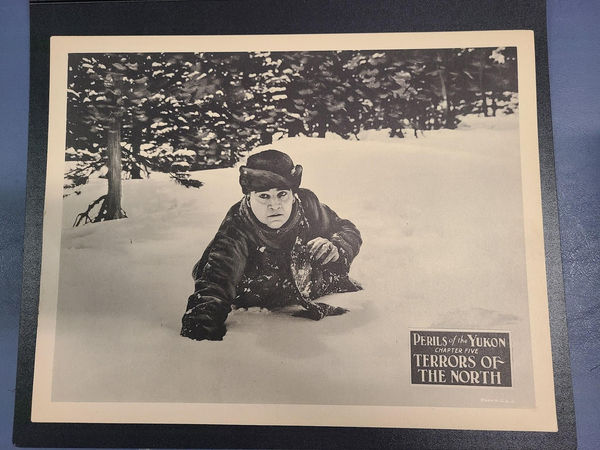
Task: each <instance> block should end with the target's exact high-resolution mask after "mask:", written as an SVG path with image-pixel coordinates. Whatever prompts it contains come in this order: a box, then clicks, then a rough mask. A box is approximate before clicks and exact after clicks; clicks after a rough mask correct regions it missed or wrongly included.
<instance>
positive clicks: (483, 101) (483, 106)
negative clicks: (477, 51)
mask: <svg viewBox="0 0 600 450" xmlns="http://www.w3.org/2000/svg"><path fill="white" fill-rule="evenodd" d="M484 64H485V55H483V54H481V56H480V58H479V92H480V93H481V111H482V112H483V115H484V116H485V117H487V116H488V107H487V97H486V95H485V88H484V86H483V66H484Z"/></svg>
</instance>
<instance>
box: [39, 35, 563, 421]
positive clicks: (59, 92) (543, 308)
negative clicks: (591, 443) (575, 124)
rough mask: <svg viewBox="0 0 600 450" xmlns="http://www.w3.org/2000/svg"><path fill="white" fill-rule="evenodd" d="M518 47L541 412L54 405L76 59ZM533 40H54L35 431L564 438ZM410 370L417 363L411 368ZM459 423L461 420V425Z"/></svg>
mask: <svg viewBox="0 0 600 450" xmlns="http://www.w3.org/2000/svg"><path fill="white" fill-rule="evenodd" d="M494 46H505V47H517V66H518V81H519V117H520V127H519V132H520V146H521V168H522V185H523V214H524V221H525V243H526V246H525V247H526V249H525V250H526V271H527V284H528V296H529V300H530V301H529V308H530V324H529V325H530V328H531V336H532V359H533V368H534V371H533V375H534V376H533V379H534V387H535V405H536V406H535V408H531V409H528V408H468V409H463V408H459V409H458V411H459V412H460V414H459V415H457V409H456V408H449V407H445V408H423V407H412V406H411V407H405V406H403V407H375V406H369V407H365V406H358V405H357V406H350V407H348V406H333V405H243V404H206V403H202V404H191V403H186V404H181V403H91V402H55V401H52V398H51V389H52V367H53V359H54V342H55V326H56V308H57V301H58V278H59V277H58V273H59V270H58V269H59V264H60V261H59V257H60V238H61V230H62V198H63V197H62V194H63V175H64V153H65V139H66V101H65V99H66V88H67V76H68V70H67V69H68V54H69V53H103V52H106V53H118V52H123V53H126V52H142V53H145V52H158V51H165V52H176V51H178V52H192V51H218V52H232V51H254V50H258V51H262V50H271V51H282V50H335V49H348V50H350V49H365V50H369V49H373V50H379V49H390V48H391V49H396V48H398V49H410V48H462V47H494ZM534 61H535V54H534V48H533V33H532V32H531V31H526V30H521V31H479V32H449V33H415V34H412V33H410V34H406V33H405V34H391V33H389V34H354V35H344V34H332V35H326V36H325V35H284V36H278V37H277V39H274V38H273V36H252V37H249V36H202V37H192V36H169V37H164V36H161V37H156V36H145V37H135V36H134V37H131V36H129V37H128V36H113V37H106V36H105V37H92V36H90V37H66V36H59V37H52V38H51V45H50V116H49V124H50V125H49V133H48V161H47V169H46V201H45V204H46V208H45V220H44V232H43V247H42V274H41V282H40V308H39V321H38V339H37V347H36V359H35V370H34V385H33V405H32V421H33V422H103V423H108V422H114V423H123V422H126V423H133V422H136V423H193V424H235V425H291V426H299V425H302V426H354V427H359V426H368V427H409V428H453V429H482V430H484V429H497V430H511V431H514V430H521V431H556V429H557V424H556V414H555V410H556V409H555V403H554V389H553V377H552V360H551V355H550V330H549V317H548V307H547V295H546V278H545V259H544V245H543V228H542V209H541V193H540V179H539V161H538V147H537V142H538V139H537V126H536V119H537V114H536V98H535V65H534ZM406 363H408V361H406ZM457 417H459V418H460V419H459V420H457Z"/></svg>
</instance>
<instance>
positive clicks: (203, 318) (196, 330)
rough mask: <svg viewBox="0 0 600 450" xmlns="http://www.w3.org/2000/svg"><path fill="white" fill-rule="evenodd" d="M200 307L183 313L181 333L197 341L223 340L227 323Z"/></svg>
mask: <svg viewBox="0 0 600 450" xmlns="http://www.w3.org/2000/svg"><path fill="white" fill-rule="evenodd" d="M198 309H199V308H192V309H191V310H189V311H187V312H186V313H185V314H184V315H183V318H182V319H181V325H182V326H181V335H182V336H184V337H187V338H190V339H194V340H196V341H202V340H204V339H207V340H209V341H222V340H223V336H225V333H226V332H227V329H226V328H225V323H224V322H222V321H220V320H218V319H215V318H214V317H212V316H211V315H210V313H207V312H206V311H201V310H198Z"/></svg>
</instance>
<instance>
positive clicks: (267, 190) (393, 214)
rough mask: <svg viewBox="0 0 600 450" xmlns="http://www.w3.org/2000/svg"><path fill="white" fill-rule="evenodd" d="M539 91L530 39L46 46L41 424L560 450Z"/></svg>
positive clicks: (176, 40)
mask: <svg viewBox="0 0 600 450" xmlns="http://www.w3.org/2000/svg"><path fill="white" fill-rule="evenodd" d="M534 70H535V66H534V56H533V34H532V33H530V32H527V31H502V32H460V33H415V34H410V33H404V34H366V35H310V36H309V35H306V36H301V35H295V36H292V35H290V36H253V37H249V36H245V37H242V36H212V37H192V36H186V37H130V36H120V37H76V36H73V37H53V38H52V45H51V66H50V77H51V80H50V88H51V92H50V127H49V143H48V168H47V184H46V206H45V221H44V242H43V253H42V277H41V296H40V313H39V324H38V339H37V350H36V361H35V378H34V392H33V409H32V420H33V421H44V422H53V421H67V422H129V423H131V422H140V423H144V422H146V423H147V422H153V423H206V424H211V423H212V424H214V423H217V424H222V423H226V424H267V425H317V426H319V425H328V426H369V427H374V426H378V427H397V428H402V427H420V428H431V427H435V428H455V429H493V430H527V431H553V430H556V412H555V408H554V385H553V379H552V360H551V353H550V337H549V336H550V335H549V323H548V304H547V297H546V291H545V289H546V275H545V266H544V241H543V232H542V219H541V217H542V213H541V198H540V180H539V177H540V173H539V162H538V147H537V131H536V130H537V128H536V126H537V125H536V120H537V119H536V105H535V99H536V92H535V78H534V73H535V72H534ZM457 411H461V414H462V415H461V417H462V418H463V420H462V421H457V420H456V418H455V417H456V414H457V413H456V412H457Z"/></svg>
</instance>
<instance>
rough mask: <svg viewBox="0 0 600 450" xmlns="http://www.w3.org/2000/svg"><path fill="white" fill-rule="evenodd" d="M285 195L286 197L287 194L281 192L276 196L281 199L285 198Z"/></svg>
mask: <svg viewBox="0 0 600 450" xmlns="http://www.w3.org/2000/svg"><path fill="white" fill-rule="evenodd" d="M286 195H288V193H287V192H286V191H282V192H280V193H279V194H277V196H278V197H279V198H281V197H285V196H286Z"/></svg>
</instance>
